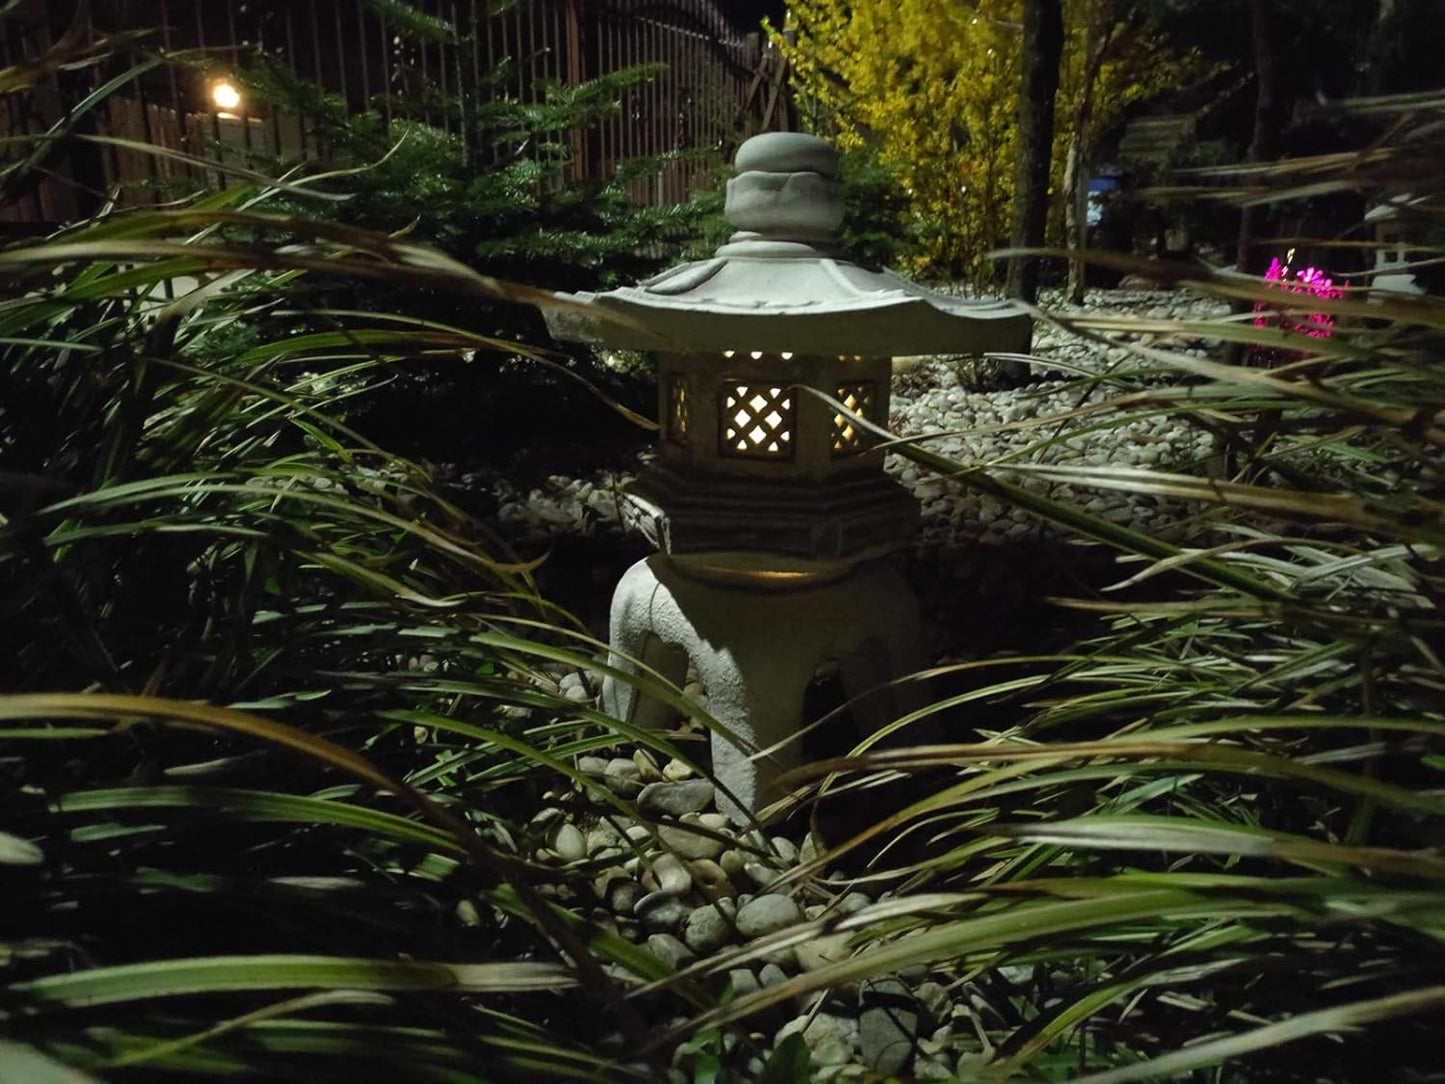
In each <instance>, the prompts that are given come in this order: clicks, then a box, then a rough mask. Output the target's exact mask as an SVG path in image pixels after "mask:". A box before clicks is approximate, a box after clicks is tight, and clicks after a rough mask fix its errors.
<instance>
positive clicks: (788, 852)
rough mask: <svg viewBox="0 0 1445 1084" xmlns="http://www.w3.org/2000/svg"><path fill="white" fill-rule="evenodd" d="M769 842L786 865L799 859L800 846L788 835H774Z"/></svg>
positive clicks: (793, 863)
mask: <svg viewBox="0 0 1445 1084" xmlns="http://www.w3.org/2000/svg"><path fill="white" fill-rule="evenodd" d="M769 842H770V843H771V844H772V846H773V851H774V852H775V853H776V854H777V856H778V857H779V858H780V859H782V861H783V863H784V864H785V865H789V866H791V865H795V864H796V863H797V861H798V847H797V845H796V844H795V843H794V842H793V841H792V840H791V839H789V838H788V837H787V836H774V837H773V838H772V839H771V840H769Z"/></svg>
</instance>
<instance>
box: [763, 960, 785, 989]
mask: <svg viewBox="0 0 1445 1084" xmlns="http://www.w3.org/2000/svg"><path fill="white" fill-rule="evenodd" d="M787 981H788V973H787V972H786V971H784V970H783V969H782V968H781V967H779V966H778V965H777V964H763V966H762V968H761V969H760V970H759V971H758V982H759V983H761V984H762V985H763V986H764V987H768V986H776V985H778V983H780V982H787Z"/></svg>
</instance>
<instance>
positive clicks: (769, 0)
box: [716, 0, 787, 30]
mask: <svg viewBox="0 0 1445 1084" xmlns="http://www.w3.org/2000/svg"><path fill="white" fill-rule="evenodd" d="M716 2H717V9H718V11H719V12H721V13H722V14H723V16H724V17H726V18H727V20H728V21H729V22H731V23H734V24H736V25H737V27H738V29H740V30H751V29H753V28H754V27H756V26H757V25H758V23H759V22H760V21H761V20H762V18H763V17H764V16H767V17H768V18H769V19H771V20H772V21H773V25H774V26H781V25H782V22H783V9H784V8H785V7H786V6H787V5H786V3H785V0H716Z"/></svg>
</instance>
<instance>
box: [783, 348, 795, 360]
mask: <svg viewBox="0 0 1445 1084" xmlns="http://www.w3.org/2000/svg"><path fill="white" fill-rule="evenodd" d="M792 356H793V353H792V351H791V350H788V351H784V353H783V355H782V357H783V360H784V361H787V360H789V359H790V358H792Z"/></svg>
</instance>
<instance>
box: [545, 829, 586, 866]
mask: <svg viewBox="0 0 1445 1084" xmlns="http://www.w3.org/2000/svg"><path fill="white" fill-rule="evenodd" d="M552 849H553V850H554V851H556V852H557V853H558V854H560V855H561V856H562V857H563V859H565V860H566V861H568V862H576V861H578V860H579V859H582V858H586V857H587V839H586V837H585V836H583V835H582V831H581V829H579V828H578V827H577V826H576V825H575V824H563V825H561V826H560V827H559V828H558V829H557V831H556V833H555V834H554V835H553V836H552Z"/></svg>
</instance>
